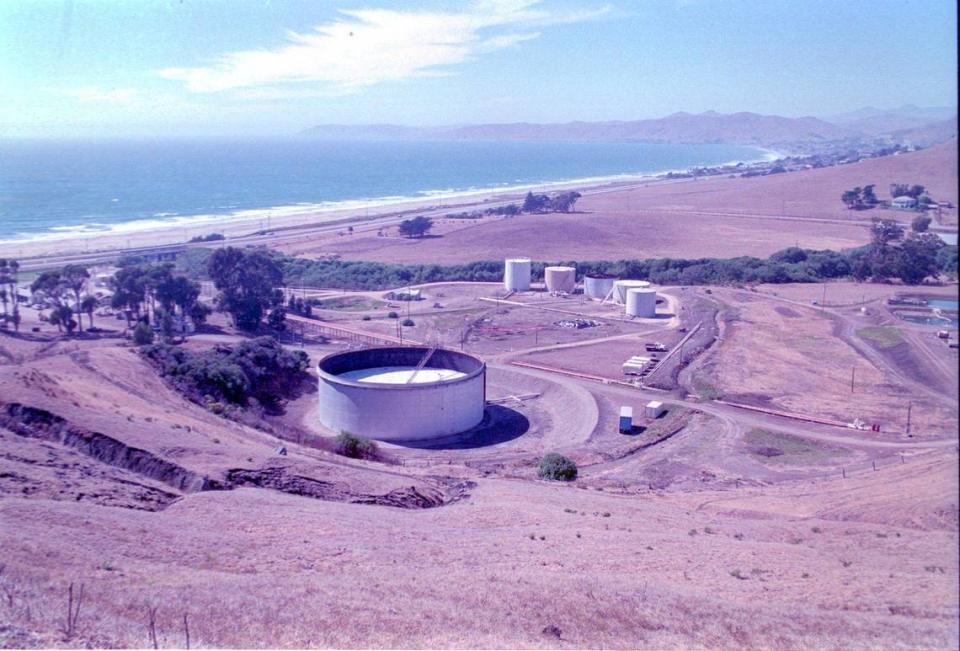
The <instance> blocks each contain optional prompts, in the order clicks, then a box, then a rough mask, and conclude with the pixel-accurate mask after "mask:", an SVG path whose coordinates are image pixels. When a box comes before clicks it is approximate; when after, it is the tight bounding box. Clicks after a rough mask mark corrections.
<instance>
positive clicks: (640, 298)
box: [626, 287, 657, 319]
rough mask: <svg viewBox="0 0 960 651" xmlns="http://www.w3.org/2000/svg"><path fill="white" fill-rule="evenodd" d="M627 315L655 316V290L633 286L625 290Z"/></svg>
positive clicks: (645, 317) (647, 317) (649, 317)
mask: <svg viewBox="0 0 960 651" xmlns="http://www.w3.org/2000/svg"><path fill="white" fill-rule="evenodd" d="M626 311H627V316H637V317H641V318H644V319H651V318H653V317H655V316H657V290H655V289H650V288H649V287H647V288H633V289H628V290H627V308H626Z"/></svg>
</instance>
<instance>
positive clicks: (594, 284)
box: [583, 274, 617, 301]
mask: <svg viewBox="0 0 960 651" xmlns="http://www.w3.org/2000/svg"><path fill="white" fill-rule="evenodd" d="M616 280H617V277H616V276H609V275H607V274H587V275H585V276H584V277H583V293H584V295H585V296H586V297H587V298H593V299H596V300H599V301H602V300H603V299H605V298H606V297H607V296H608V295H609V294H610V290H611V289H613V283H614V282H616Z"/></svg>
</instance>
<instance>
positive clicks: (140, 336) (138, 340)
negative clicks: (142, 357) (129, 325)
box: [133, 321, 153, 346]
mask: <svg viewBox="0 0 960 651" xmlns="http://www.w3.org/2000/svg"><path fill="white" fill-rule="evenodd" d="M133 343H135V344H136V345H137V346H148V345H150V344H152V343H153V328H151V327H150V326H149V325H148V324H147V323H146V322H144V321H138V322H137V327H135V328H134V329H133Z"/></svg>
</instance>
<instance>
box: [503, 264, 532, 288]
mask: <svg viewBox="0 0 960 651" xmlns="http://www.w3.org/2000/svg"><path fill="white" fill-rule="evenodd" d="M503 288H504V289H505V290H507V291H508V292H527V291H530V258H507V259H506V260H504V261H503Z"/></svg>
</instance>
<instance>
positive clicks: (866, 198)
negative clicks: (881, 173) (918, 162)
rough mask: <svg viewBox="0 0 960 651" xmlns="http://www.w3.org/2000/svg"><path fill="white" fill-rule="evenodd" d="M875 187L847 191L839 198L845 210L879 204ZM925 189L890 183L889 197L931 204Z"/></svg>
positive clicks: (918, 186) (868, 186)
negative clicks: (909, 198) (907, 198)
mask: <svg viewBox="0 0 960 651" xmlns="http://www.w3.org/2000/svg"><path fill="white" fill-rule="evenodd" d="M875 187H877V186H876V185H867V186H864V187H862V188H861V187H859V186H857V187H855V188H853V189H852V190H847V191H846V192H844V193H843V194H842V195H841V196H840V200H841V201H843V203H844V204H846V206H847V208H851V209H853V210H864V209H866V208H873V207H874V206H876V205H877V204H879V203H880V199H878V198H877V195H876V192H875V191H874V188H875ZM926 191H927V189H926V188H925V187H924V186H922V185H909V184H907V183H891V184H890V196H891V197H892V198H894V199H896V198H897V197H912V198H914V199H916V200H917V202H918V203H920V204H928V203H932V202H933V200H932V199H931V198H930V197H929V196H927V195H926V194H925V193H926Z"/></svg>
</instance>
